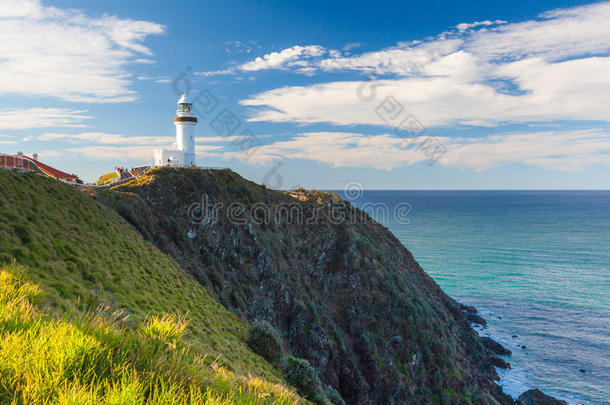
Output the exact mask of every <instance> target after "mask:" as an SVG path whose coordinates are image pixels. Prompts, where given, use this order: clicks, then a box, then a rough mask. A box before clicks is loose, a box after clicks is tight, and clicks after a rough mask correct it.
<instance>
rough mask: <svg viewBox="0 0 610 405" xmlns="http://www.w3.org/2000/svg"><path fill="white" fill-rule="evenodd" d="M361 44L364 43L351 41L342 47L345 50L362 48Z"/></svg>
mask: <svg viewBox="0 0 610 405" xmlns="http://www.w3.org/2000/svg"><path fill="white" fill-rule="evenodd" d="M361 46H362V44H360V43H359V42H350V43H348V44H345V45H343V47H342V48H341V49H342V50H344V51H351V50H352V49H356V48H360V47H361Z"/></svg>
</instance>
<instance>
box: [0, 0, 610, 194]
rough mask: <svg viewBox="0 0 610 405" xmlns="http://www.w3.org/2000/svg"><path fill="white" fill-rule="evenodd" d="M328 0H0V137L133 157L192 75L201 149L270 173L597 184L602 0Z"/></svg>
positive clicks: (488, 183) (71, 163) (165, 119)
mask: <svg viewBox="0 0 610 405" xmlns="http://www.w3.org/2000/svg"><path fill="white" fill-rule="evenodd" d="M328 3H329V2H318V1H310V2H307V3H306V4H305V5H304V4H303V3H302V2H275V1H273V2H272V1H269V2H265V3H264V4H257V3H255V2H246V1H204V2H184V3H181V4H180V5H178V3H175V2H172V3H169V2H141V1H129V2H127V1H105V2H89V3H87V2H82V1H78V2H77V1H42V2H37V1H31V0H28V1H18V2H17V1H13V0H0V151H2V152H4V153H14V152H16V151H18V150H21V151H24V152H25V153H26V154H31V153H34V152H38V153H39V154H40V159H41V160H43V161H45V162H47V163H49V164H52V165H54V166H56V167H57V168H59V169H62V170H65V171H68V172H71V173H77V174H79V175H80V176H81V177H82V178H84V179H85V180H89V181H91V180H94V179H96V178H97V176H99V175H100V174H102V173H105V172H108V171H110V170H112V168H113V167H114V166H117V165H121V166H135V165H140V164H149V163H151V162H152V159H153V150H154V149H155V148H156V147H159V146H168V145H170V144H171V142H172V141H173V137H174V134H175V130H174V126H173V122H172V117H173V114H174V111H175V108H176V101H177V98H178V95H176V90H177V89H178V90H179V89H182V88H184V86H185V85H187V84H186V81H188V83H189V84H190V88H191V96H192V97H199V98H198V101H199V102H200V103H202V101H203V100H206V98H207V100H213V104H214V106H215V108H214V109H212V111H211V112H210V113H204V112H203V110H204V109H205V108H204V106H203V104H200V105H199V112H200V114H201V116H200V123H199V126H198V129H197V137H198V138H197V152H198V164H199V165H201V166H223V167H225V166H228V167H231V168H232V169H234V170H235V171H237V172H239V173H240V174H242V175H243V176H245V177H246V178H249V179H251V180H254V181H257V182H262V181H265V182H266V183H267V184H268V185H270V186H271V187H276V188H291V187H294V186H305V187H308V188H322V189H340V188H343V187H344V185H346V184H348V183H351V182H357V183H360V184H362V186H363V187H364V188H368V189H607V188H608V187H609V181H608V179H610V126H609V125H608V121H609V119H608V118H609V115H608V111H609V108H608V105H609V104H610V97H609V96H608V94H610V75H609V74H608V72H609V71H610V24H608V23H607V22H608V21H609V20H610V3H608V2H593V3H592V2H582V1H553V2H551V1H537V2H525V1H523V2H520V1H513V2H501V3H500V2H489V1H471V2H449V1H428V2H412V4H410V3H408V2H404V1H401V2H358V1H350V2H343V1H338V2H332V4H328ZM211 105H212V104H208V107H210V106H211ZM196 108H197V103H196ZM227 114H228V115H230V117H231V118H232V119H233V120H234V121H233V123H235V124H236V125H235V126H233V127H232V129H233V128H235V130H234V132H232V133H230V134H229V133H227V132H228V128H225V127H220V126H219V125H217V123H218V121H215V122H216V124H214V123H213V122H214V119H215V118H216V117H218V116H219V115H220V119H222V118H223V117H225V118H226V116H227Z"/></svg>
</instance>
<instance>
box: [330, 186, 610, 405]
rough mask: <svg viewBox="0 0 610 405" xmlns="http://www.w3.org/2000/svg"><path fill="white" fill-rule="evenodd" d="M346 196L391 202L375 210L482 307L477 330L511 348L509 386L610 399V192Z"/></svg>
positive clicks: (461, 294)
mask: <svg viewBox="0 0 610 405" xmlns="http://www.w3.org/2000/svg"><path fill="white" fill-rule="evenodd" d="M339 194H343V193H341V192H340V193H339ZM352 201H353V203H354V204H355V205H357V206H360V207H364V206H365V204H367V203H376V204H377V207H379V203H383V204H385V205H387V207H388V211H387V212H386V214H383V213H382V212H383V211H376V213H374V215H373V216H374V217H376V219H378V220H379V221H380V222H382V223H383V224H384V225H386V226H387V227H388V228H389V229H390V230H391V231H392V232H393V233H394V234H395V235H396V236H397V237H398V238H399V239H400V240H401V242H402V243H404V244H405V245H406V246H407V248H409V250H410V251H411V252H412V253H413V255H414V256H415V258H416V259H417V261H418V262H419V263H420V264H421V265H422V267H423V268H424V269H425V270H426V271H427V272H428V273H429V274H430V275H431V276H433V277H434V278H435V280H436V281H437V282H438V283H439V284H440V285H441V287H442V288H443V289H444V290H445V291H446V292H447V293H448V294H449V295H451V296H453V297H455V298H457V299H458V300H460V301H461V302H463V303H465V304H471V305H475V306H476V307H477V308H479V310H480V311H481V312H482V314H483V316H484V317H485V318H486V319H487V321H488V327H487V328H485V329H483V330H480V333H481V334H485V335H489V336H493V337H495V338H496V339H497V340H499V341H501V342H502V343H504V344H505V345H506V346H507V347H509V348H510V349H511V350H512V351H513V355H512V356H509V357H507V358H506V360H508V361H509V362H510V363H511V365H512V367H513V369H512V370H509V371H507V372H504V371H502V372H501V376H502V380H501V384H502V385H503V386H504V388H505V391H506V392H508V393H509V394H511V395H512V396H514V397H517V396H518V395H519V394H520V393H521V392H523V391H525V390H527V389H529V388H531V387H538V388H540V389H542V390H543V391H545V392H547V393H549V394H551V395H554V396H557V397H558V398H562V399H564V400H567V401H568V402H569V403H574V404H608V403H610V324H609V323H610V192H589V191H582V192H581V191H573V192H572V191H570V192H563V191H544V192H536V191H367V192H365V193H364V194H363V195H361V196H358V198H356V199H353V200H352ZM405 203H407V204H408V206H407V207H409V208H410V209H409V210H403V214H404V212H405V211H408V214H407V215H406V216H404V215H403V216H398V215H397V213H395V212H394V208H395V207H396V205H397V204H402V205H403V208H404V207H405ZM513 335H517V337H513ZM518 345H520V346H523V345H525V346H526V348H525V349H522V348H521V347H519V346H518ZM580 369H584V370H585V372H584V373H583V372H581V371H580Z"/></svg>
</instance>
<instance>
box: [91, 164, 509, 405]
mask: <svg viewBox="0 0 610 405" xmlns="http://www.w3.org/2000/svg"><path fill="white" fill-rule="evenodd" d="M98 199H100V201H102V202H103V203H105V204H106V205H108V206H111V207H113V208H114V209H116V210H117V211H118V212H119V214H121V215H122V216H123V217H124V218H125V219H127V220H128V221H129V222H130V223H131V224H132V225H133V226H134V227H135V228H136V229H137V230H138V231H139V232H140V233H141V234H142V235H143V236H144V237H145V238H146V239H148V240H150V241H151V242H153V243H154V244H155V245H156V246H158V247H159V248H160V249H161V250H163V251H164V252H166V253H168V254H170V255H171V256H173V257H174V258H175V259H176V260H177V261H178V263H180V264H181V266H182V267H183V268H184V269H185V270H186V271H188V272H189V273H191V274H192V275H193V276H194V277H195V278H196V279H197V280H198V281H199V282H200V283H201V284H203V285H204V286H205V287H206V288H207V289H208V290H209V291H210V293H211V294H212V295H213V296H214V297H216V299H217V300H218V301H219V302H221V303H222V304H223V305H224V306H225V307H226V308H228V309H230V310H231V311H233V312H235V313H237V314H239V315H240V316H242V317H243V318H244V319H246V320H247V321H254V320H267V321H269V322H270V323H271V324H272V325H273V326H275V328H276V329H277V330H278V331H279V332H280V334H281V336H282V338H283V339H284V342H285V344H286V346H287V348H288V350H289V351H290V352H291V353H292V354H293V355H294V356H297V357H302V358H305V359H308V360H309V361H310V363H311V364H312V365H313V366H314V367H315V369H316V370H317V372H318V374H319V377H320V379H321V380H322V381H323V382H324V383H325V384H328V385H332V386H333V387H335V388H336V389H337V391H338V392H339V393H341V395H342V396H343V398H344V400H345V401H346V402H347V403H351V404H365V403H380V404H382V403H383V404H385V403H388V404H390V403H413V404H415V403H417V404H428V403H442V404H445V403H446V404H468V403H483V404H486V403H490V404H495V403H512V400H511V399H510V398H508V397H506V396H505V395H504V394H502V392H501V390H500V389H499V387H498V386H496V385H495V384H494V383H493V380H494V379H495V378H497V375H496V373H495V371H494V370H493V367H491V365H490V362H489V358H490V357H491V356H492V354H491V352H490V351H489V350H488V349H486V348H485V347H483V346H482V345H481V343H480V341H479V339H478V336H477V334H476V333H475V332H474V331H473V330H472V329H471V328H470V325H469V322H468V321H467V320H466V318H465V316H464V314H463V312H465V309H463V308H461V307H460V306H459V305H457V304H456V303H455V302H454V301H453V300H451V298H449V297H448V296H447V295H446V294H445V293H444V292H443V291H442V290H441V289H440V288H439V286H438V285H437V284H436V283H435V282H434V281H433V280H432V278H430V277H429V276H428V275H427V274H426V273H425V272H424V271H423V270H422V268H421V267H420V266H419V265H418V264H417V262H416V261H415V260H414V259H413V256H412V255H411V253H410V252H409V251H408V250H407V249H406V248H405V247H404V246H403V245H402V244H401V243H400V242H399V241H398V240H397V239H396V238H395V237H394V236H393V235H392V233H391V232H389V231H388V230H387V229H386V228H384V227H383V226H381V225H380V224H378V223H376V222H374V221H373V220H372V219H371V218H370V217H368V216H367V215H366V214H364V213H363V212H362V211H359V210H357V209H354V208H353V207H350V206H349V203H347V202H345V201H342V200H340V199H339V198H338V197H337V196H333V195H331V194H328V193H321V192H309V193H306V194H303V195H300V196H298V198H293V197H291V196H289V195H287V194H285V193H282V192H278V191H272V190H268V189H265V188H264V187H262V186H259V185H256V184H254V183H252V182H249V181H246V180H244V179H243V178H241V177H240V176H239V175H237V174H235V173H233V172H231V171H229V170H222V171H210V170H200V169H169V168H164V169H160V170H155V171H153V172H152V173H150V174H149V175H147V176H146V177H144V178H141V179H140V180H138V182H134V183H130V184H128V185H125V186H121V187H119V188H118V189H115V190H112V191H108V192H103V193H99V194H98Z"/></svg>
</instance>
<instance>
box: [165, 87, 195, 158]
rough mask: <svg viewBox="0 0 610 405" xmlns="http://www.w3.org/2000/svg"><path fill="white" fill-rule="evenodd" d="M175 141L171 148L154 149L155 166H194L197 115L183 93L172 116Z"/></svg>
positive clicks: (186, 95)
mask: <svg viewBox="0 0 610 405" xmlns="http://www.w3.org/2000/svg"><path fill="white" fill-rule="evenodd" d="M174 125H175V126H176V143H175V144H174V145H173V148H172V149H157V150H155V166H195V127H196V126H197V117H195V114H193V103H192V102H191V101H190V100H189V98H188V94H187V93H185V94H183V95H182V97H180V100H178V110H177V111H176V116H175V117H174Z"/></svg>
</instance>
